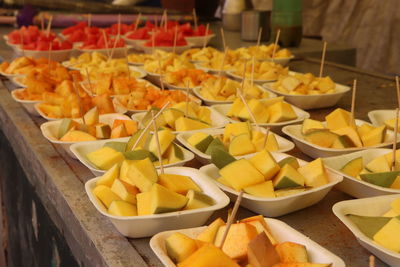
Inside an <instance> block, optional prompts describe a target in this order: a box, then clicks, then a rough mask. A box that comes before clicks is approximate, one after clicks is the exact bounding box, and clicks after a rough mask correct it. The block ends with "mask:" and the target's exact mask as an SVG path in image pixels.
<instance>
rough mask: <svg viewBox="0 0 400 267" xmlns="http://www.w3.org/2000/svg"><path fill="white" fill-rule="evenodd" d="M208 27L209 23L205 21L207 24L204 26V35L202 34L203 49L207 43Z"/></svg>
mask: <svg viewBox="0 0 400 267" xmlns="http://www.w3.org/2000/svg"><path fill="white" fill-rule="evenodd" d="M208 28H210V23H207V26H206V33H205V35H204V42H203V49H204V48H205V47H206V45H207V35H208Z"/></svg>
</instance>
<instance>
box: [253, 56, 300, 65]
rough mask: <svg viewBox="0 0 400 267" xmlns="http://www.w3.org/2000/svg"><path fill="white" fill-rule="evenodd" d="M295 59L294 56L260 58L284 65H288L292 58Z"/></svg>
mask: <svg viewBox="0 0 400 267" xmlns="http://www.w3.org/2000/svg"><path fill="white" fill-rule="evenodd" d="M292 59H294V56H293V55H292V56H290V57H276V58H260V59H258V61H269V62H274V63H277V64H280V65H282V66H287V65H288V64H289V62H290V60H292Z"/></svg>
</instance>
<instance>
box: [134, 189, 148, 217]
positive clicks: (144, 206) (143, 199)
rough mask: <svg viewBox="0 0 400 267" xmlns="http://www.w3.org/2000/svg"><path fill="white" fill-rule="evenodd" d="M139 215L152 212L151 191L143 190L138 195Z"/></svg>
mask: <svg viewBox="0 0 400 267" xmlns="http://www.w3.org/2000/svg"><path fill="white" fill-rule="evenodd" d="M136 205H137V213H138V216H142V215H150V214H152V213H151V192H150V191H148V192H143V193H139V194H137V195H136Z"/></svg>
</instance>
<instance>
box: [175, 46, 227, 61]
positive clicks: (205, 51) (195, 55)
mask: <svg viewBox="0 0 400 267" xmlns="http://www.w3.org/2000/svg"><path fill="white" fill-rule="evenodd" d="M217 54H221V52H220V51H219V50H217V49H215V48H213V47H204V48H191V49H188V50H186V51H184V52H183V53H182V55H181V56H182V57H184V58H186V59H188V60H191V61H199V62H207V61H211V60H212V58H213V57H214V56H217Z"/></svg>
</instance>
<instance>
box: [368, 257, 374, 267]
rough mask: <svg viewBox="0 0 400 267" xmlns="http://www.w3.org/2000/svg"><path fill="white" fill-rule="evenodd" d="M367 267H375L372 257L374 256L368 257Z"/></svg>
mask: <svg viewBox="0 0 400 267" xmlns="http://www.w3.org/2000/svg"><path fill="white" fill-rule="evenodd" d="M369 267H375V257H374V255H371V256H369Z"/></svg>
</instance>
